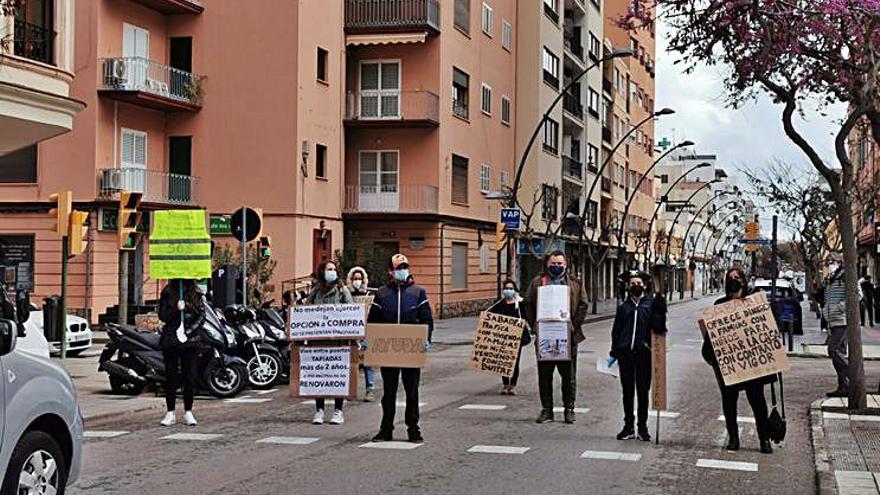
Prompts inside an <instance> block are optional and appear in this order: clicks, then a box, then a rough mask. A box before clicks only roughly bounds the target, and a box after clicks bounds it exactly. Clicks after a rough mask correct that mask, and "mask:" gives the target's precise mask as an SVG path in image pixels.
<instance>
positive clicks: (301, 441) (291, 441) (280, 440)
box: [257, 437, 320, 445]
mask: <svg viewBox="0 0 880 495" xmlns="http://www.w3.org/2000/svg"><path fill="white" fill-rule="evenodd" d="M318 440H320V438H315V437H266V438H261V439H260V440H257V443H269V444H276V445H311V444H313V443H315V442H317V441H318Z"/></svg>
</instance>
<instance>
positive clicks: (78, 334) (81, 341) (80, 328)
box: [24, 304, 92, 356]
mask: <svg viewBox="0 0 880 495" xmlns="http://www.w3.org/2000/svg"><path fill="white" fill-rule="evenodd" d="M24 324H25V327H26V328H27V329H28V330H29V332H27V333H28V334H30V333H34V332H39V333H41V334H44V331H43V310H42V309H40V308H38V307H37V306H35V305H33V304H31V314H30V317H29V318H28V319H27V321H25V323H24ZM48 344H49V352H50V353H51V354H52V355H53V356H58V355H60V354H61V342H60V341H57V340H56V341H53V342H49V343H48ZM91 347H92V329H91V328H89V322H88V321H86V319H85V318H81V317H79V316H76V315H67V355H68V356H78V355H80V354H82V353H83V352H85V351H86V350H88V349H90V348H91Z"/></svg>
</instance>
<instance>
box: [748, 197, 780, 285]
mask: <svg viewBox="0 0 880 495" xmlns="http://www.w3.org/2000/svg"><path fill="white" fill-rule="evenodd" d="M774 218H775V217H774ZM758 222H760V220H759V218H758V214H757V213H755V223H758ZM752 276H753V277H755V278H756V279H757V278H758V251H757V250H755V249H753V250H752Z"/></svg>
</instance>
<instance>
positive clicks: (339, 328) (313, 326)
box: [288, 304, 367, 340]
mask: <svg viewBox="0 0 880 495" xmlns="http://www.w3.org/2000/svg"><path fill="white" fill-rule="evenodd" d="M289 311H290V318H288V321H289V322H290V323H289V324H288V334H289V335H290V340H334V339H345V340H347V339H362V338H364V335H365V331H366V321H367V319H366V313H365V312H364V307H363V305H361V304H314V305H307V306H291V307H290V309H289Z"/></svg>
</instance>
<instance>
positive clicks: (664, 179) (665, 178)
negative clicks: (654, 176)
mask: <svg viewBox="0 0 880 495" xmlns="http://www.w3.org/2000/svg"><path fill="white" fill-rule="evenodd" d="M660 183H661V184H668V183H669V176H668V175H666V174H660Z"/></svg>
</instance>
